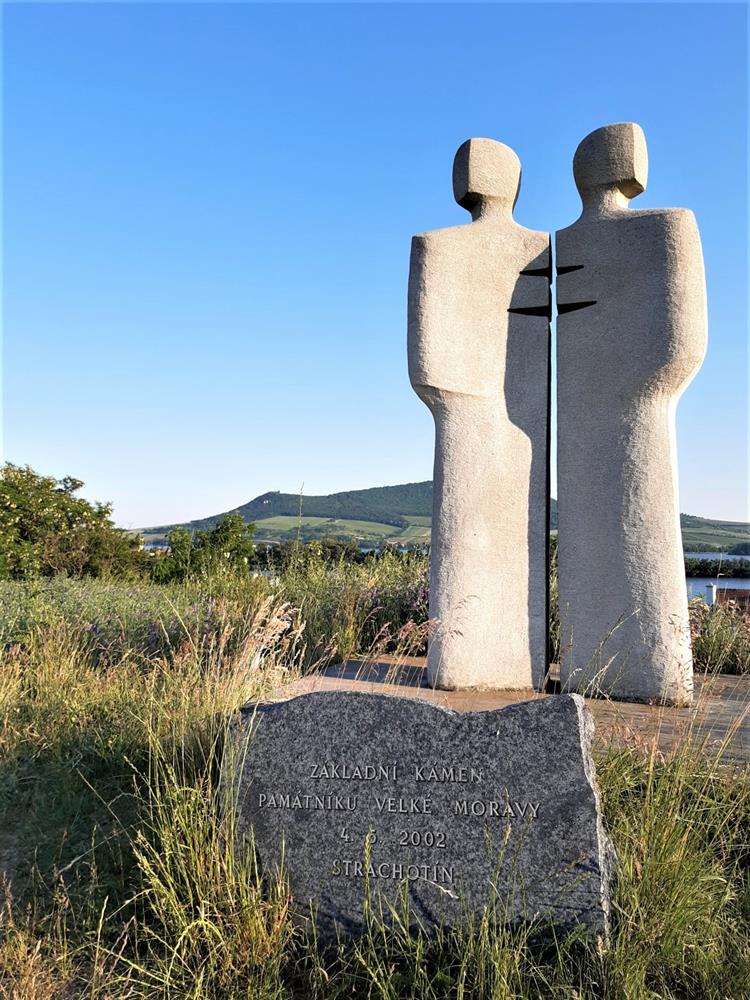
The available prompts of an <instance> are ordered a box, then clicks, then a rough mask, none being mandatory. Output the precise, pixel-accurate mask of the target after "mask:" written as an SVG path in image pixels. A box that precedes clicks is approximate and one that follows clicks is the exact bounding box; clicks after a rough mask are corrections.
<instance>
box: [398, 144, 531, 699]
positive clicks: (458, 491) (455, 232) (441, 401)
mask: <svg viewBox="0 0 750 1000" xmlns="http://www.w3.org/2000/svg"><path fill="white" fill-rule="evenodd" d="M453 184H454V194H455V197H456V201H458V203H459V204H460V205H462V206H463V207H464V208H466V209H467V210H468V211H470V212H471V214H472V219H473V221H472V222H471V223H469V224H467V225H463V226H456V227H454V228H450V229H438V230H435V231H434V232H429V233H423V234H421V235H419V236H415V237H414V239H413V241H412V250H411V270H410V275H409V322H408V327H409V334H408V341H409V376H410V378H411V382H412V385H413V386H414V389H415V390H416V392H417V393H418V395H419V396H420V397H421V399H422V400H423V401H424V402H425V403H426V404H427V406H428V407H429V408H430V410H431V411H432V414H433V416H434V419H435V433H436V442H435V469H434V501H433V517H432V553H431V560H432V561H431V568H430V617H431V618H434V619H437V622H438V627H437V629H436V631H435V634H434V636H433V638H432V640H431V642H430V648H429V661H428V668H429V675H430V682H431V683H432V684H433V685H435V686H437V687H440V688H447V689H455V688H464V687H482V686H486V687H494V688H528V687H531V686H537V687H538V686H540V685H541V683H542V680H543V678H544V675H545V671H546V664H547V638H546V637H547V570H546V560H547V546H548V530H547V523H548V516H547V504H548V500H547V498H548V488H547V484H548V473H547V465H548V463H547V452H548V440H547V436H548V406H549V402H548V400H549V385H548V382H549V378H548V364H549V277H550V275H549V272H550V249H549V235H548V234H547V233H539V232H534V231H532V230H529V229H524V228H523V227H522V226H519V225H518V224H517V223H516V222H514V221H513V216H512V211H513V205H514V203H515V200H516V197H517V195H518V189H519V184H520V163H519V160H518V157H517V156H516V154H515V153H514V152H513V150H512V149H509V148H508V147H507V146H504V145H503V144H502V143H499V142H494V141H492V140H491V139H470V140H469V141H468V142H465V143H464V144H463V146H461V148H460V149H459V150H458V152H457V154H456V159H455V163H454V168H453Z"/></svg>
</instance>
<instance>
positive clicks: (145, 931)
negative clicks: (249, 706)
mask: <svg viewBox="0 0 750 1000" xmlns="http://www.w3.org/2000/svg"><path fill="white" fill-rule="evenodd" d="M424 582H425V577H424V565H422V566H421V567H420V566H419V564H418V562H417V561H416V559H415V561H414V563H413V564H410V563H409V562H408V561H406V562H405V563H399V562H398V561H397V560H396V559H394V561H393V563H392V564H389V563H387V562H386V563H385V564H384V565H383V566H382V567H380V568H378V567H376V568H374V569H373V567H368V566H367V565H366V564H363V565H361V566H357V567H356V568H355V569H351V568H349V567H346V566H343V565H334V566H329V567H328V568H327V569H323V568H321V566H320V565H307V566H302V565H300V566H297V567H291V568H290V569H288V570H287V571H285V572H284V573H283V574H281V575H280V576H279V578H278V579H271V578H268V577H258V578H254V579H253V578H251V579H249V580H248V579H242V580H237V579H233V578H229V577H227V578H225V579H219V580H213V581H212V580H209V579H205V580H202V581H201V580H198V581H192V582H190V583H189V584H188V583H185V584H181V585H179V586H174V587H172V586H170V587H156V586H146V585H143V584H141V585H133V586H128V585H124V584H115V583H108V582H106V581H93V582H92V581H77V582H74V581H69V580H62V579H54V578H53V579H52V580H50V581H48V582H46V583H42V584H33V585H32V584H27V583H24V584H20V583H19V584H4V585H2V587H0V606H1V607H2V609H3V612H4V613H3V617H2V623H3V624H2V628H3V633H2V644H1V645H0V810H2V816H3V823H2V825H1V826H0V866H1V867H2V869H3V872H4V880H5V881H4V902H3V905H2V908H1V910H0V997H2V998H4V1000H6V998H7V1000H58V998H59V1000H77V998H84V997H85V998H89V1000H135V998H139V1000H143V998H149V1000H175V998H192V1000H240V998H242V1000H266V998H269V1000H270V998H274V1000H279V998H300V1000H302V998H319V1000H329V998H330V1000H333V998H343V997H347V998H348V997H355V998H356V997H368V998H383V1000H406V998H410V1000H420V998H425V1000H444V998H456V1000H458V998H461V1000H469V998H471V1000H485V998H498V1000H500V998H506V997H508V998H510V997H519V998H520V997H535V998H545V1000H547V998H566V1000H573V998H577V1000H583V998H587V1000H588V998H590V1000H594V998H612V1000H647V998H648V1000H656V998H665V1000H678V998H679V1000H727V998H731V1000H743V998H746V997H750V990H748V983H750V785H749V784H748V781H747V775H746V774H743V773H742V772H740V771H733V770H732V765H731V764H730V761H729V758H728V755H726V754H725V748H726V744H724V745H723V746H722V747H719V748H718V750H717V749H716V748H715V747H712V748H709V747H708V746H706V745H702V744H701V742H700V740H701V737H700V735H699V734H698V733H697V732H696V733H695V734H694V735H693V734H691V733H687V734H686V736H685V738H684V740H683V742H682V743H681V744H680V745H679V747H678V748H677V749H676V750H675V751H674V752H672V753H670V754H668V755H664V754H661V753H659V752H658V751H657V750H656V749H655V746H654V745H653V744H648V743H645V742H644V744H643V745H638V746H635V745H634V746H632V747H626V748H623V747H617V748H615V747H611V746H604V745H601V746H599V748H598V751H597V753H598V773H599V782H600V787H601V791H602V800H603V807H604V812H605V819H606V823H607V826H608V829H609V830H610V832H611V835H612V837H613V840H614V843H615V847H616V850H617V853H618V871H617V882H616V887H615V896H614V903H613V915H612V917H613V919H612V935H611V941H610V946H609V948H608V949H607V950H603V949H602V948H600V947H598V946H597V944H596V943H595V942H590V941H589V942H587V941H584V940H581V939H578V938H576V937H573V938H570V939H564V940H563V939H559V938H558V939H555V938H554V936H552V938H551V939H550V937H549V935H547V936H546V941H545V943H540V941H541V938H540V935H539V934H538V933H537V932H538V931H539V930H540V928H538V927H534V926H533V925H532V926H527V927H516V928H511V927H507V926H505V925H504V924H503V923H502V921H501V920H499V919H498V916H497V915H496V914H494V913H492V912H488V913H486V914H485V916H484V917H483V918H481V919H477V920H475V921H474V922H473V923H472V924H470V925H468V926H467V927H465V928H462V929H458V930H453V931H449V930H445V931H443V932H442V933H440V934H438V935H436V936H434V937H432V938H428V937H425V936H423V935H419V934H416V935H415V934H411V933H407V931H406V927H407V925H408V921H405V920H404V917H403V915H401V916H399V914H398V913H395V914H390V915H389V914H386V915H385V916H386V919H383V914H382V913H381V912H380V911H379V909H378V908H377V907H373V909H372V911H371V919H370V921H369V924H368V929H367V933H366V934H365V935H364V936H363V937H362V938H361V939H359V940H358V941H355V942H348V943H346V942H344V943H342V944H341V945H340V947H339V948H337V949H334V950H333V951H329V952H325V953H324V952H322V951H321V950H320V949H319V948H318V947H317V946H316V943H315V941H314V939H313V938H311V937H310V936H309V935H308V934H305V933H304V932H303V930H302V929H301V928H300V927H299V926H297V924H295V922H294V921H293V920H292V918H291V906H292V901H291V900H290V898H289V893H288V891H287V888H286V886H285V884H284V880H283V877H282V878H280V879H276V878H273V877H271V878H262V877H261V876H260V874H259V872H258V870H257V866H256V863H255V858H254V856H253V852H252V845H251V844H250V843H248V842H247V841H243V840H242V839H239V838H237V837H236V836H235V834H236V833H237V831H236V830H234V829H233V822H234V820H233V815H234V814H233V810H232V808H231V802H230V803H229V804H227V802H226V789H225V788H223V787H222V785H221V783H220V780H219V775H220V767H221V763H222V758H223V753H224V749H225V747H226V745H227V733H228V727H229V726H230V725H231V721H232V718H233V716H234V713H235V712H236V711H237V709H238V708H239V707H240V706H242V705H243V704H245V703H247V702H248V701H251V700H253V699H257V698H259V697H265V696H267V695H268V693H269V692H271V691H273V690H275V689H277V688H278V687H280V686H281V685H283V684H284V683H286V682H288V681H290V680H294V679H296V678H298V677H300V676H301V675H302V674H303V673H304V672H305V671H307V670H309V669H310V668H311V667H313V666H314V665H315V662H316V658H317V659H318V660H320V659H321V657H322V659H323V662H326V658H329V657H331V656H334V655H336V656H338V655H344V651H345V650H353V651H357V652H359V653H362V652H366V651H367V650H368V649H370V650H371V651H373V655H375V654H376V653H377V652H378V651H379V650H385V649H389V650H391V651H392V652H394V653H395V654H396V655H397V656H398V655H400V654H405V653H406V652H408V651H410V650H413V649H414V635H417V642H418V643H419V644H421V643H423V641H424V631H421V632H420V629H423V626H424V624H425V621H424V619H425V618H426V607H425V597H426V594H425V591H424ZM420 587H421V588H422V589H420ZM410 606H411V610H409V609H410ZM342 608H343V610H342ZM5 612H7V614H6V613H5ZM710 614H711V615H714V614H715V610H714V609H710ZM732 614H734V612H732ZM410 615H411V617H410ZM308 616H309V618H308ZM418 619H420V620H418ZM712 621H713V619H712ZM732 621H734V618H732ZM311 622H312V624H311ZM92 625H93V626H95V627H96V629H92V628H91V626H92ZM94 633H95V634H94ZM92 636H93V637H92ZM730 660H731V657H729V656H725V657H724V659H722V660H721V663H724V664H726V663H729V662H730ZM730 735H731V734H730ZM728 738H729V737H728ZM728 738H727V739H728Z"/></svg>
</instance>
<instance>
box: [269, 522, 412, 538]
mask: <svg viewBox="0 0 750 1000" xmlns="http://www.w3.org/2000/svg"><path fill="white" fill-rule="evenodd" d="M256 524H257V528H256V532H255V534H256V538H257V539H258V540H259V541H264V540H274V539H276V538H278V537H279V536H280V535H286V534H289V533H292V534H294V533H295V532H296V531H297V528H299V527H315V528H321V527H325V528H326V530H327V533H328V534H330V535H346V536H347V537H349V538H355V539H358V540H370V539H372V540H375V541H382V540H383V539H384V538H390V537H391V536H392V535H394V534H396V535H397V534H399V529H398V528H395V527H394V526H393V525H392V524H378V523H377V522H375V521H351V520H347V519H346V518H335V517H283V516H280V517H267V518H262V519H261V520H259V521H257V522H256Z"/></svg>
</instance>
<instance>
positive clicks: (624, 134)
mask: <svg viewBox="0 0 750 1000" xmlns="http://www.w3.org/2000/svg"><path fill="white" fill-rule="evenodd" d="M573 176H574V178H575V182H576V187H577V188H578V191H579V193H580V195H581V199H582V200H583V202H584V204H585V203H586V201H587V198H588V197H590V196H591V195H592V194H595V193H596V192H599V191H603V190H609V191H618V192H619V193H620V194H622V195H624V196H625V197H626V198H628V199H630V198H635V197H636V195H639V194H641V192H642V191H645V190H646V183H647V181H648V151H647V149H646V137H645V135H644V134H643V129H642V128H641V126H640V125H636V124H635V122H618V123H617V124H615V125H604V126H602V128H598V129H596V130H595V131H594V132H590V133H589V134H588V135H587V136H586V138H585V139H583V140H582V142H580V143H579V145H578V149H577V150H576V154H575V156H574V157H573Z"/></svg>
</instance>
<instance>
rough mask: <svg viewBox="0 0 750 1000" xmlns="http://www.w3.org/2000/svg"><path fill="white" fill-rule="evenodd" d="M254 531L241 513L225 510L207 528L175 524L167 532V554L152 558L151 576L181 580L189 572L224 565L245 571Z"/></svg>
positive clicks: (157, 578) (218, 567)
mask: <svg viewBox="0 0 750 1000" xmlns="http://www.w3.org/2000/svg"><path fill="white" fill-rule="evenodd" d="M254 534H255V525H254V524H248V523H247V522H246V521H245V519H244V518H243V516H242V514H226V515H225V516H224V517H223V518H222V520H221V521H219V523H218V524H215V525H214V527H213V528H209V529H207V530H206V531H196V532H195V533H192V532H190V531H188V530H187V528H174V529H173V530H172V531H170V532H169V534H168V535H167V542H168V543H169V553H168V555H165V556H159V557H158V558H157V559H156V560H155V561H154V565H153V574H154V578H155V579H156V580H160V581H162V582H166V581H167V580H184V579H185V577H187V576H190V575H192V574H197V573H201V572H216V571H217V570H224V569H230V570H232V571H233V572H244V573H246V572H247V570H248V567H249V565H250V564H251V562H252V560H253V556H254V553H255V546H254V545H253V535H254Z"/></svg>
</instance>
